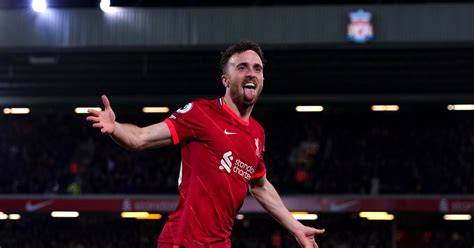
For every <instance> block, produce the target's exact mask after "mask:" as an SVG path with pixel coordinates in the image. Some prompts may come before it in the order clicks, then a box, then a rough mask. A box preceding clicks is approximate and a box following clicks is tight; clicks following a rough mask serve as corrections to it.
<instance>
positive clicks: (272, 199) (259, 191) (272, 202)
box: [249, 176, 324, 248]
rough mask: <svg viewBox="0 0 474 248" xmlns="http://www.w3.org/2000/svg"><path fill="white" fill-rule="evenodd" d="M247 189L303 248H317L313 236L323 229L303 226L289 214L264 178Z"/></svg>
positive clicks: (257, 180) (322, 231) (255, 181)
mask: <svg viewBox="0 0 474 248" xmlns="http://www.w3.org/2000/svg"><path fill="white" fill-rule="evenodd" d="M249 189H250V192H251V193H252V195H253V196H254V197H255V199H256V200H257V201H258V202H259V203H260V205H262V207H263V208H264V209H265V210H266V211H267V212H268V213H269V214H270V215H272V216H273V217H274V218H275V219H276V220H277V221H278V222H279V223H280V224H281V225H282V226H283V227H285V228H286V229H287V230H288V231H289V232H290V233H291V234H293V236H294V237H295V238H296V240H297V241H298V243H299V244H300V245H301V247H303V248H317V247H318V244H317V243H316V240H315V235H319V234H323V233H324V229H316V228H312V227H308V226H304V225H303V224H301V223H300V222H299V221H297V220H296V219H295V218H293V216H292V215H291V214H290V212H289V211H288V209H287V208H286V207H285V205H284V204H283V201H282V200H281V198H280V195H279V194H278V192H277V191H276V190H275V188H274V187H273V185H272V184H271V183H270V182H269V181H268V180H267V178H266V176H263V177H261V178H258V179H254V180H252V181H250V184H249Z"/></svg>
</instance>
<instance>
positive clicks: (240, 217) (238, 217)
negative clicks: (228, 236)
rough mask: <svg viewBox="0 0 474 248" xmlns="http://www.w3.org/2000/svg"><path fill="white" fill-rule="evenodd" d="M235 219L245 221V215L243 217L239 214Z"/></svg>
mask: <svg viewBox="0 0 474 248" xmlns="http://www.w3.org/2000/svg"><path fill="white" fill-rule="evenodd" d="M235 218H236V219H238V220H243V219H245V215H243V214H237V215H236V216H235Z"/></svg>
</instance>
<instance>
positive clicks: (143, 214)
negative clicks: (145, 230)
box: [120, 212, 150, 218]
mask: <svg viewBox="0 0 474 248" xmlns="http://www.w3.org/2000/svg"><path fill="white" fill-rule="evenodd" d="M149 215H150V213H148V212H122V213H121V214H120V216H121V217H122V218H146V217H148V216H149Z"/></svg>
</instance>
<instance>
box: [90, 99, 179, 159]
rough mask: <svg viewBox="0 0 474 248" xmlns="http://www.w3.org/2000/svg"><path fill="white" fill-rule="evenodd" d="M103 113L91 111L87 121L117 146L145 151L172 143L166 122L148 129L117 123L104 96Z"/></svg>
mask: <svg viewBox="0 0 474 248" xmlns="http://www.w3.org/2000/svg"><path fill="white" fill-rule="evenodd" d="M102 103H103V104H104V110H103V111H96V110H93V109H89V110H88V112H89V116H87V118H86V120H88V121H90V122H92V123H93V124H92V126H93V127H94V128H98V129H100V131H101V132H102V133H103V134H108V135H110V137H111V138H112V139H113V140H114V141H115V142H117V144H119V145H121V146H122V147H125V148H127V149H129V150H144V149H147V148H154V147H163V146H166V145H169V144H171V143H172V140H171V133H170V131H169V128H168V126H167V125H166V124H165V123H164V122H160V123H157V124H153V125H150V126H147V127H138V126H136V125H132V124H126V123H119V122H116V121H115V113H114V111H113V110H112V107H111V106H110V102H109V99H108V98H107V96H105V95H103V96H102Z"/></svg>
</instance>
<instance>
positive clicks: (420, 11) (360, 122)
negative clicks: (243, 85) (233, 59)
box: [0, 0, 474, 248]
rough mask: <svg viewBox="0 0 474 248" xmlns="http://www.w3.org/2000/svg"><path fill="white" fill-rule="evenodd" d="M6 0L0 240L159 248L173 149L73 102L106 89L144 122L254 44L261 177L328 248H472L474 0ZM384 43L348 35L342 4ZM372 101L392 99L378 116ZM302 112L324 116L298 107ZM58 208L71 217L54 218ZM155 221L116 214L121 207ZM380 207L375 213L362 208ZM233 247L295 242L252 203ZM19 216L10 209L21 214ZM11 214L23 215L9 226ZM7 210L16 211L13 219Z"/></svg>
mask: <svg viewBox="0 0 474 248" xmlns="http://www.w3.org/2000/svg"><path fill="white" fill-rule="evenodd" d="M49 5H50V7H51V8H50V9H48V11H46V12H42V13H37V12H34V11H32V10H31V9H30V1H13V0H4V1H0V107H1V108H2V109H3V108H11V107H28V108H30V110H31V112H30V113H29V114H27V115H9V114H2V115H0V130H1V132H0V168H1V173H0V193H1V195H0V211H2V212H3V214H0V218H5V219H4V220H0V246H1V247H154V246H155V240H156V236H157V235H158V233H159V232H160V230H161V227H162V225H163V224H164V221H165V219H166V215H167V214H168V213H169V212H170V211H171V210H172V209H173V208H174V205H173V204H175V202H176V194H177V188H176V185H177V177H178V169H179V166H178V165H179V150H178V149H177V147H169V148H165V149H160V150H152V151H145V152H138V153H132V152H128V151H124V150H122V149H121V148H119V147H117V146H116V145H115V144H114V143H113V142H112V141H110V140H109V139H108V138H106V137H103V136H102V135H100V133H97V131H96V130H92V128H90V126H89V123H86V122H85V120H84V118H85V116H84V115H78V114H75V113H74V108H75V107H90V106H99V104H100V98H99V96H100V95H101V94H107V95H108V96H109V97H110V99H111V101H112V104H113V106H114V109H115V111H116V113H117V115H118V120H119V121H126V122H131V123H137V124H140V125H145V124H151V123H155V122H158V121H160V120H162V119H163V118H166V117H167V116H168V115H169V113H163V114H146V113H143V112H142V111H141V110H142V107H144V106H167V107H169V108H170V109H171V111H173V110H174V109H177V108H179V107H180V106H182V105H184V104H185V103H186V102H188V101H190V100H192V99H195V98H197V97H205V98H216V97H219V96H220V95H222V94H223V89H222V88H221V87H220V83H219V76H220V73H219V68H218V61H219V52H220V51H221V50H222V49H224V48H225V47H226V46H227V45H228V44H231V43H234V42H236V41H239V40H241V39H251V40H254V41H257V42H259V43H260V44H261V45H262V47H263V49H264V52H265V55H266V58H267V60H268V64H267V65H266V68H265V74H266V76H265V78H266V84H265V88H264V91H263V94H262V97H261V100H260V102H259V103H258V105H257V106H256V108H255V114H254V116H255V118H256V119H257V120H259V121H260V122H261V123H262V124H263V126H264V127H265V129H266V133H267V144H266V148H267V152H266V155H265V156H266V157H265V159H266V164H267V167H268V177H269V179H270V180H271V181H272V182H273V183H274V184H275V187H276V188H277V189H278V191H279V192H280V193H281V194H282V196H283V199H284V200H285V203H286V204H287V206H288V207H289V208H290V210H292V211H308V212H310V213H315V214H317V215H318V219H317V220H310V221H305V223H306V224H309V225H313V226H316V227H324V228H326V229H327V234H325V235H324V236H322V237H320V238H319V239H318V243H319V244H320V247H400V248H407V247H472V246H473V245H474V240H473V233H472V230H474V225H473V221H472V220H468V221H446V220H444V219H443V216H444V214H446V213H458V214H466V213H472V212H473V211H474V199H473V196H472V194H473V192H474V181H473V180H472V178H473V176H474V175H473V174H474V172H473V163H474V156H473V155H474V133H473V130H472V124H473V121H474V119H473V116H472V112H470V111H459V112H458V111H449V110H448V109H447V106H448V105H449V104H471V103H473V99H474V94H473V93H474V87H473V84H472V81H473V79H474V77H473V76H474V70H473V69H474V68H473V67H474V65H473V60H472V58H473V57H474V46H473V44H474V30H473V29H472V24H473V22H474V19H473V16H474V3H472V2H470V1H456V2H453V1H382V0H380V1H343V0H341V1H309V0H308V1H302V0H301V1H277V0H274V1H270V0H268V1H247V2H245V1H241V2H237V1H227V2H226V3H221V2H218V1H198V0H194V1H191V0H189V1H146V0H142V1H125V0H124V1H112V5H113V6H118V7H117V8H116V9H114V10H115V12H114V11H112V12H104V11H102V10H101V9H100V8H99V1H92V0H88V1H60V0H56V1H50V2H49ZM358 9H363V10H365V11H369V12H370V13H371V14H372V19H371V24H372V25H373V28H374V34H375V36H374V39H373V40H371V41H369V42H367V43H364V44H355V43H353V42H351V41H349V40H348V39H347V37H346V36H347V25H348V24H349V23H350V19H349V13H350V12H353V11H357V10H358ZM374 104H391V105H398V106H399V111H396V112H373V111H371V106H372V105H374ZM297 105H322V106H323V107H324V111H323V112H317V113H298V112H296V111H295V107H296V106H297ZM55 210H70V211H79V213H80V216H79V217H78V218H67V219H62V218H61V219H58V218H52V217H51V215H50V213H51V211H55ZM126 210H130V211H139V210H140V211H149V212H152V213H160V214H162V218H161V219H160V220H136V219H124V218H121V217H120V213H121V212H122V211H126ZM370 210H374V211H375V210H376V211H388V212H389V213H390V214H393V215H394V220H388V221H369V220H366V219H363V218H360V217H359V212H360V211H370ZM241 212H242V216H240V217H239V219H238V220H237V221H236V226H235V231H234V234H233V236H232V240H233V246H234V247H297V244H296V242H295V241H294V240H293V238H292V237H291V236H290V235H289V234H288V233H287V232H286V231H285V230H283V229H281V227H279V225H278V224H277V223H276V222H275V221H273V220H272V219H271V217H268V216H267V215H265V214H263V213H262V210H261V209H260V208H259V207H258V206H257V205H256V204H255V202H254V201H252V200H251V199H248V200H247V203H246V205H244V207H243V209H242V211H241ZM12 214H13V215H12ZM15 214H20V216H21V217H20V219H19V220H15V218H14V216H16V215H15ZM10 217H13V218H10Z"/></svg>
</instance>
